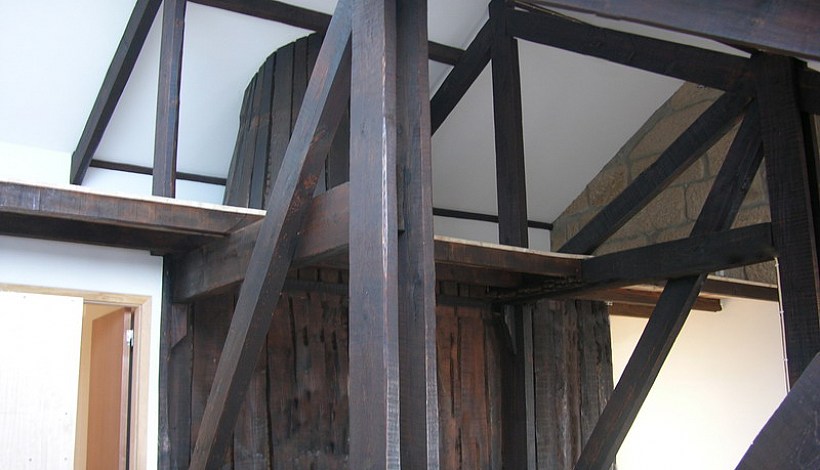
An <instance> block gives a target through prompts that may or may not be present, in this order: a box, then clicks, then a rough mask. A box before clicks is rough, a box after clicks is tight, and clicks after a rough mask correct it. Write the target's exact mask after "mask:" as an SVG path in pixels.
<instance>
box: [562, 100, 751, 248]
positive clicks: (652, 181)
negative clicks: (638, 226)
mask: <svg viewBox="0 0 820 470" xmlns="http://www.w3.org/2000/svg"><path fill="white" fill-rule="evenodd" d="M748 101H749V98H748V97H746V96H743V95H740V94H735V93H731V92H727V93H724V94H723V96H721V97H720V98H718V100H717V101H715V102H714V104H712V106H710V107H709V109H707V110H706V111H704V113H703V114H702V115H701V116H700V117H698V119H696V120H695V122H694V123H692V125H691V126H689V128H688V129H686V130H685V131H684V132H683V134H681V135H680V137H678V138H677V139H676V140H675V141H674V142H673V143H672V145H670V146H669V148H668V149H666V151H664V152H663V154H661V156H660V157H658V159H657V160H656V161H655V163H653V164H652V165H650V166H649V168H647V169H646V170H644V172H643V173H641V174H640V175H638V177H637V178H635V180H634V181H633V182H632V184H630V185H629V186H627V187H626V189H624V190H623V192H621V194H619V195H618V196H616V197H615V199H614V200H612V202H610V203H609V204H608V205H607V206H606V207H604V208H603V209H601V211H600V212H598V214H596V215H595V217H593V218H592V220H590V221H589V222H588V223H587V224H586V225H585V226H584V227H583V228H581V230H580V231H579V232H578V233H577V234H575V236H573V237H572V238H571V239H570V240H568V241H567V242H566V243H565V244H564V246H562V247H561V249H560V250H559V251H560V252H562V253H577V254H591V253H592V252H593V251H595V249H597V248H598V247H599V246H600V245H601V244H602V243H603V242H605V241H606V240H607V238H609V237H610V236H611V235H612V234H613V233H615V232H616V231H617V230H618V229H619V228H621V227H622V226H623V225H624V224H625V223H626V222H627V221H629V219H630V218H632V216H634V215H635V214H637V213H638V212H639V211H640V210H641V209H643V208H644V207H645V206H646V205H647V204H649V202H650V201H652V199H653V198H654V197H655V196H657V195H658V194H660V192H661V191H663V189H664V188H666V186H668V185H669V183H671V182H672V181H673V180H674V179H675V178H676V177H677V176H678V175H680V174H681V173H683V172H684V171H685V170H686V169H687V168H688V167H689V166H690V165H691V164H692V163H694V162H695V160H697V159H698V158H699V157H700V156H701V155H702V154H703V152H705V151H706V150H708V149H709V147H711V146H712V145H713V144H714V143H715V142H717V141H718V139H720V138H721V137H722V136H723V135H724V134H725V133H726V131H728V130H729V129H730V128H731V127H732V126H733V125H734V124H735V122H737V120H738V119H739V118H740V115H741V114H742V113H743V110H744V108H745V107H746V104H747V103H748Z"/></svg>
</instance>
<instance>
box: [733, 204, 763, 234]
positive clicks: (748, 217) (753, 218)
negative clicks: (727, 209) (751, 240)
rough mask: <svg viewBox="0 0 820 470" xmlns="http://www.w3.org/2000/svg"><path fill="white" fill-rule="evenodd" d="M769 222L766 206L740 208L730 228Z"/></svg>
mask: <svg viewBox="0 0 820 470" xmlns="http://www.w3.org/2000/svg"><path fill="white" fill-rule="evenodd" d="M771 220H772V216H771V212H770V211H769V206H768V205H765V204H761V205H758V206H752V207H743V206H741V208H740V212H738V214H737V218H735V222H734V224H732V228H738V227H746V226H749V225H754V224H760V223H763V222H770V221H771Z"/></svg>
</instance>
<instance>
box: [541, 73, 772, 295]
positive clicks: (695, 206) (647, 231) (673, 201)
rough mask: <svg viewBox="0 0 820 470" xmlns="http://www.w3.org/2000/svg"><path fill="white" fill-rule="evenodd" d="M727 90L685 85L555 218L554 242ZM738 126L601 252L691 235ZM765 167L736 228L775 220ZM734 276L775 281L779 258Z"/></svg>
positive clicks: (604, 201) (578, 225) (562, 238)
mask: <svg viewBox="0 0 820 470" xmlns="http://www.w3.org/2000/svg"><path fill="white" fill-rule="evenodd" d="M721 93H722V92H720V91H718V90H713V89H709V88H704V87H700V86H698V85H694V84H691V83H686V84H684V85H683V86H682V87H681V88H680V89H679V90H678V91H677V92H676V93H675V94H674V95H672V97H671V98H669V100H667V102H666V103H664V104H663V105H662V106H661V107H660V108H659V109H658V110H657V111H656V112H655V114H653V115H652V117H651V118H649V120H648V121H647V122H646V123H645V124H644V125H643V126H642V127H641V129H640V130H638V132H636V133H635V135H634V136H633V137H632V138H631V139H629V141H628V142H627V143H626V144H625V145H624V146H623V147H622V148H621V150H619V151H618V153H617V154H616V155H615V157H614V158H613V159H612V160H610V161H609V163H607V164H606V166H604V168H603V169H602V170H601V172H600V173H598V175H597V176H596V177H595V178H594V179H593V180H592V181H591V182H590V183H589V184H588V185H587V187H586V188H585V189H584V190H583V191H582V192H581V194H580V195H579V196H578V197H577V198H576V199H575V201H573V203H572V204H570V206H569V207H568V208H567V209H566V210H565V211H564V213H563V214H561V216H560V217H558V219H557V220H556V221H555V222H554V229H553V231H552V247H553V250H557V249H559V248H560V247H561V245H563V244H564V242H566V241H567V240H568V239H569V238H570V237H572V236H573V235H574V234H575V233H577V232H578V230H579V229H580V228H581V227H583V225H584V224H585V223H586V222H587V221H589V220H590V219H591V218H592V217H593V216H594V215H595V214H596V213H597V212H598V211H600V210H601V209H602V208H603V207H604V206H606V204H607V203H609V202H610V201H611V200H612V199H613V198H614V197H615V196H617V195H618V194H619V193H620V192H621V191H623V189H624V188H626V186H627V185H629V184H630V183H631V182H632V181H633V180H634V179H635V178H636V177H637V176H638V175H639V174H640V173H641V172H642V171H643V170H644V169H645V168H646V167H648V166H649V165H651V164H652V163H653V162H654V161H655V160H657V158H658V157H659V156H660V154H661V153H662V152H663V151H664V150H665V149H666V148H667V147H668V146H669V144H671V143H672V142H673V141H674V140H675V139H676V138H677V137H678V136H679V135H680V134H681V133H682V132H683V131H684V130H685V129H686V128H687V127H688V126H689V125H690V124H691V123H692V122H693V121H694V120H695V119H696V118H697V117H698V116H699V115H700V114H701V113H702V112H703V111H704V110H705V109H706V108H708V107H709V106H710V105H711V104H712V103H713V102H714V101H715V99H717V98H718V97H719V96H720V95H721ZM736 131H737V126H736V127H735V128H734V129H732V130H730V131H729V132H728V133H727V134H726V135H725V136H724V137H723V138H722V139H721V140H719V141H718V142H717V143H716V144H715V145H714V146H713V147H712V148H711V149H709V151H707V152H706V153H705V154H704V155H703V156H702V157H701V158H700V159H698V160H697V161H696V162H695V163H694V164H693V165H692V166H691V167H690V168H689V169H688V170H686V172H684V173H683V174H682V175H681V176H679V177H678V178H677V179H676V180H675V181H674V182H673V183H672V184H670V185H669V187H667V188H666V189H665V190H664V191H663V192H662V193H661V194H659V195H658V196H657V197H656V198H655V199H654V200H653V201H652V202H651V203H650V204H649V205H648V206H647V207H645V208H644V209H643V210H642V211H641V212H639V213H638V214H637V215H636V216H635V217H634V218H633V219H632V220H630V221H629V222H627V224H626V225H624V226H623V227H621V229H620V230H618V231H617V232H616V233H615V234H614V235H613V236H612V237H611V238H610V239H609V240H607V242H606V243H604V244H603V245H602V246H601V247H600V248H599V249H598V250H597V251H596V254H603V253H609V252H614V251H620V250H624V249H629V248H635V247H639V246H645V245H650V244H653V243H660V242H664V241H669V240H675V239H680V238H686V237H687V236H688V235H689V232H690V231H691V229H692V225H693V223H694V221H695V220H696V219H697V217H698V214H699V213H700V209H701V207H702V206H703V202H704V201H705V199H706V196H707V194H708V193H709V190H710V189H711V186H712V182H713V181H714V178H715V175H717V173H718V171H719V170H720V166H721V164H722V163H723V159H724V157H725V155H726V152H727V150H728V149H729V146H730V145H731V143H732V139H733V138H734V135H735V132H736ZM769 220H770V218H769V202H768V193H767V189H766V182H765V177H764V176H763V170H762V165H761V170H760V171H759V172H758V174H757V176H756V178H755V180H754V182H753V184H752V186H751V188H750V190H749V193H748V195H747V196H746V199H745V201H744V203H743V206H742V207H741V209H740V213H739V214H738V216H737V219H736V220H735V224H734V227H740V226H745V225H751V224H755V223H760V222H767V221H769ZM719 274H725V275H727V276H730V277H736V278H741V279H748V280H753V281H760V282H767V283H775V280H776V274H775V269H774V263H773V262H770V263H763V264H759V265H754V266H746V267H743V268H736V269H731V270H727V271H726V272H725V273H719Z"/></svg>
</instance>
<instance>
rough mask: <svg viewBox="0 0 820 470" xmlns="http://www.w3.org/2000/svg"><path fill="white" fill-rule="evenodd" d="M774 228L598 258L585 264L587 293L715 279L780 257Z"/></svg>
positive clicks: (719, 234)
mask: <svg viewBox="0 0 820 470" xmlns="http://www.w3.org/2000/svg"><path fill="white" fill-rule="evenodd" d="M771 229H772V227H771V224H769V223H763V224H756V225H750V226H747V227H741V228H737V229H732V230H727V231H724V232H717V233H710V234H708V235H700V236H693V237H690V238H685V239H682V240H674V241H670V242H664V243H658V244H655V245H650V246H647V247H641V248H634V249H631V250H625V251H620V252H616V253H610V254H606V255H602V256H595V257H593V258H589V259H586V260H584V261H583V262H582V266H581V270H582V273H583V275H582V276H581V278H582V281H581V282H582V283H583V287H581V289H584V288H598V287H615V286H627V285H635V284H643V283H646V282H650V281H654V280H660V279H673V278H677V277H684V276H691V275H693V274H699V273H711V272H716V271H720V270H723V269H730V268H735V267H738V266H746V265H749V264H756V263H762V262H764V261H770V260H772V259H774V258H775V256H776V255H777V253H776V251H775V248H774V245H773V243H772V231H771Z"/></svg>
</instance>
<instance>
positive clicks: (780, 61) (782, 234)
mask: <svg viewBox="0 0 820 470" xmlns="http://www.w3.org/2000/svg"><path fill="white" fill-rule="evenodd" d="M753 63H754V65H755V69H754V70H755V73H756V78H757V95H758V101H759V102H760V115H761V134H762V139H763V147H764V149H765V152H766V157H765V158H766V178H767V182H768V188H769V201H770V203H769V204H770V208H771V213H772V233H773V238H774V244H775V247H777V250H778V252H779V253H780V256H779V258H778V264H779V269H778V274H779V278H780V292H781V297H782V309H783V324H784V334H785V340H786V357H787V358H788V361H787V363H788V372H789V382H790V383H792V384H794V382H795V381H796V380H797V378H798V377H799V376H800V374H801V373H802V371H803V369H805V368H806V366H808V364H809V362H810V361H811V360H812V359H813V358H814V356H815V355H816V354H817V352H818V351H819V350H820V317H819V316H818V312H820V275H818V264H817V262H818V259H817V245H816V242H817V239H816V235H817V234H816V231H817V230H818V227H816V226H815V223H814V217H813V213H812V201H811V190H810V186H809V185H810V184H811V183H814V180H815V175H810V174H809V168H808V166H807V156H808V155H807V152H806V151H807V148H806V143H807V142H806V140H805V135H804V129H803V124H802V121H801V116H800V112H799V109H798V106H797V96H796V93H797V90H796V87H795V83H796V76H795V72H796V64H795V62H794V60H793V59H789V58H786V57H781V56H773V55H767V54H760V55H758V56H756V57H755V58H754V62H753ZM812 158H814V157H813V156H812Z"/></svg>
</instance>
